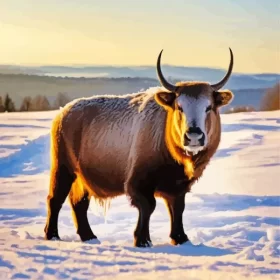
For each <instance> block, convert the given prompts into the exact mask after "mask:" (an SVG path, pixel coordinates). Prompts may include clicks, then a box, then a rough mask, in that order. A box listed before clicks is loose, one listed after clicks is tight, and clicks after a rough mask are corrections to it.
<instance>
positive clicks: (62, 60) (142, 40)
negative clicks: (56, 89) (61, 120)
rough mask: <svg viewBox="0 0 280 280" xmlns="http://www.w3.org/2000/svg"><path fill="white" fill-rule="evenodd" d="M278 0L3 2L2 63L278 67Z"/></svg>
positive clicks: (240, 68) (263, 70)
mask: <svg viewBox="0 0 280 280" xmlns="http://www.w3.org/2000/svg"><path fill="white" fill-rule="evenodd" d="M279 14H280V4H279V3H278V2H277V1H273V0H270V1H241V0H238V1H232V0H227V1H223V2H222V1H220V2H219V1H206V0H199V1H183V0H175V1H169V2H167V1H159V0H158V1H157V0H151V1H146V0H142V1H128V0H126V1H113V0H104V1H89V0H84V1H77V0H70V1H64V0H63V1H59V2H57V1H53V0H51V1H48V2H45V1H32V0H26V1H20V0H18V1H16V0H10V1H1V2H0V31H1V46H0V50H1V57H0V65H111V66H112V65H122V66H125V65H128V66H129V65H130V66H140V65H155V63H156V59H157V56H158V54H159V52H160V51H161V49H164V52H163V57H162V63H163V64H171V65H180V66H205V67H213V68H224V69H225V68H227V65H228V61H229V51H228V48H229V47H230V48H231V49H232V50H233V52H234V56H235V67H234V71H235V72H240V73H241V72H242V73H280V69H279V62H280V36H279V27H280V21H279Z"/></svg>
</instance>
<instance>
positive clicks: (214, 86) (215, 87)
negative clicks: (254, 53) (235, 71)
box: [211, 48, 233, 90]
mask: <svg viewBox="0 0 280 280" xmlns="http://www.w3.org/2000/svg"><path fill="white" fill-rule="evenodd" d="M229 51H230V63H229V67H228V71H227V73H226V75H225V76H224V78H223V79H222V80H221V81H220V82H218V83H216V84H213V85H211V87H212V88H213V89H214V90H219V89H220V88H222V87H223V86H224V85H225V84H226V82H227V81H228V79H229V77H230V75H231V72H232V68H233V54H232V50H231V48H229Z"/></svg>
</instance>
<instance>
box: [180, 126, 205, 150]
mask: <svg viewBox="0 0 280 280" xmlns="http://www.w3.org/2000/svg"><path fill="white" fill-rule="evenodd" d="M204 142H205V134H204V133H203V132H202V130H201V129H200V128H199V127H190V128H189V129H188V131H187V132H186V134H185V139H184V145H185V146H203V145H204Z"/></svg>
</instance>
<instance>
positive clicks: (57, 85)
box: [0, 74, 274, 112]
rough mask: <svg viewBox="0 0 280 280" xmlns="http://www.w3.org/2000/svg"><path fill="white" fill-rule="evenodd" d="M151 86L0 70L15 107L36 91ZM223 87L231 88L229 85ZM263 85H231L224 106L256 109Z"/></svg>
mask: <svg viewBox="0 0 280 280" xmlns="http://www.w3.org/2000/svg"><path fill="white" fill-rule="evenodd" d="M171 82H175V80H171ZM273 85H274V82H270V86H269V87H271V86H273ZM154 86H159V82H158V80H156V79H152V78H139V77H138V78H62V77H49V76H38V75H25V74H16V75H14V74H0V96H2V97H3V96H4V95H5V94H6V93H9V95H10V96H11V97H12V99H13V100H14V101H15V105H16V107H19V106H20V104H21V102H22V100H23V98H24V97H25V96H30V97H35V96H36V95H38V94H40V95H45V96H46V97H47V98H48V100H49V101H50V102H51V103H53V102H54V100H55V97H56V96H57V94H58V93H59V92H63V93H66V94H67V95H68V96H69V97H70V99H74V98H78V97H83V96H84V97H88V96H92V95H98V94H117V95H118V94H126V93H132V92H138V91H140V90H145V89H147V88H149V87H154ZM227 87H228V88H230V89H232V88H231V87H230V86H227ZM267 88H268V87H267ZM267 88H247V89H232V90H233V92H234V94H235V98H234V100H233V102H232V103H231V104H230V106H229V107H227V108H226V109H229V108H230V107H234V106H239V105H246V106H247V105H249V106H253V107H255V108H256V109H259V106H260V101H261V98H262V96H263V95H264V93H265V91H266V89H267ZM223 111H224V109H223V110H222V112H223Z"/></svg>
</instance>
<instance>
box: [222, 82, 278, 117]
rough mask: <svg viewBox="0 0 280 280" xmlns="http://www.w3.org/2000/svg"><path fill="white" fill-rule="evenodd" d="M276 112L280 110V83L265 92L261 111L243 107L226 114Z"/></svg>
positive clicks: (230, 110)
mask: <svg viewBox="0 0 280 280" xmlns="http://www.w3.org/2000/svg"><path fill="white" fill-rule="evenodd" d="M274 110H280V82H279V83H277V84H276V85H274V86H273V87H272V88H270V89H268V90H267V91H266V92H265V94H264V96H263V98H262V100H261V101H260V108H259V110H257V109H256V108H254V107H253V106H246V105H242V106H236V107H233V108H231V109H229V110H227V111H226V112H225V114H231V113H239V112H254V111H274Z"/></svg>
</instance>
